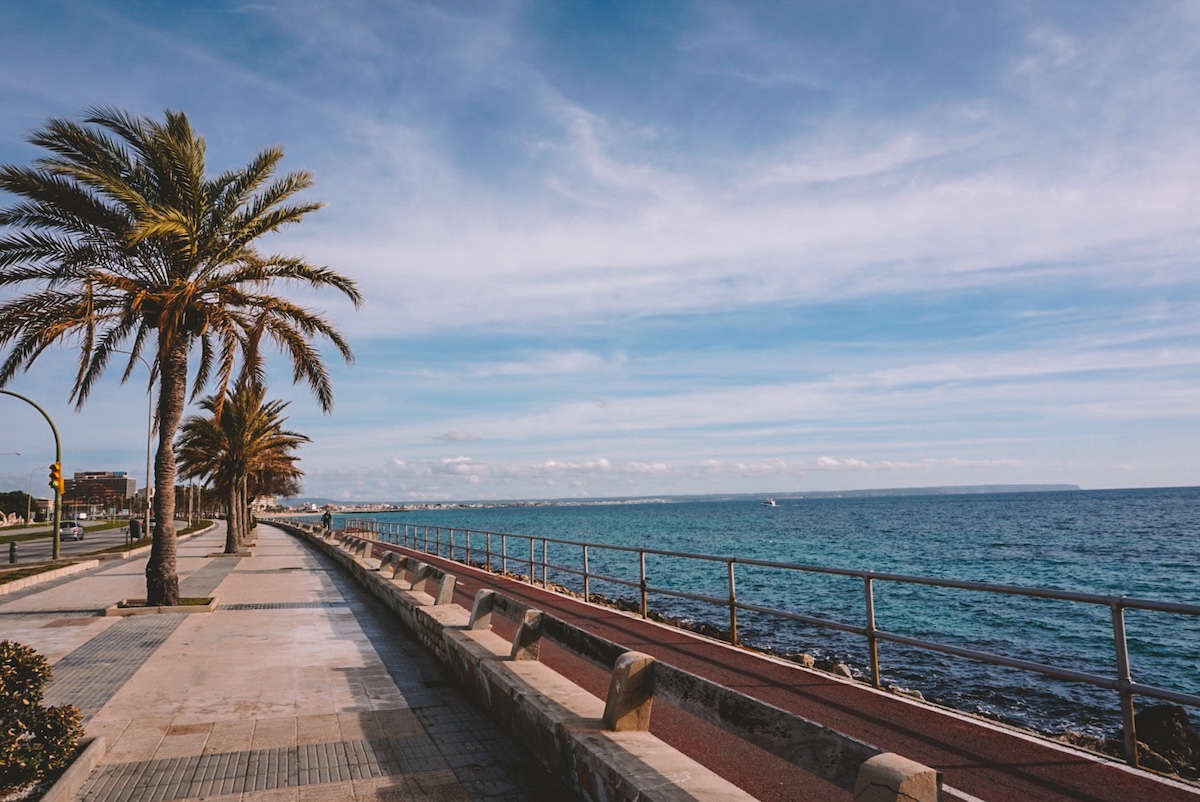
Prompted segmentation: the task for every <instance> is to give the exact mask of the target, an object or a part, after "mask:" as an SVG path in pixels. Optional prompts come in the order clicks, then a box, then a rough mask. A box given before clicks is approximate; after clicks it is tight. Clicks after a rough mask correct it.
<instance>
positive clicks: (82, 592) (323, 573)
mask: <svg viewBox="0 0 1200 802" xmlns="http://www.w3.org/2000/svg"><path fill="white" fill-rule="evenodd" d="M258 532H259V535H258V544H257V546H256V547H255V548H254V549H253V555H252V556H250V557H208V555H209V554H211V553H214V552H217V551H220V548H221V545H222V544H223V542H224V532H223V530H221V529H218V530H217V531H214V532H211V533H209V534H206V535H202V536H199V537H195V538H192V539H190V540H185V541H182V542H181V543H180V546H179V574H180V578H181V588H182V590H183V592H184V593H185V595H209V594H215V595H216V596H217V597H218V599H219V600H220V605H219V607H218V608H217V610H216V612H213V613H192V614H167V615H149V616H135V617H130V618H104V617H103V616H102V614H101V611H102V610H103V608H104V607H106V606H108V605H110V604H112V603H114V602H116V601H117V600H119V599H121V598H127V597H136V596H144V595H145V586H144V575H143V570H144V568H145V558H144V557H142V558H137V559H131V560H125V561H120V562H116V563H113V564H110V565H105V566H101V567H100V568H98V569H95V570H92V571H88V572H85V573H82V574H77V575H75V576H72V577H69V578H67V579H65V580H60V581H55V582H50V583H47V584H46V585H43V586H35V587H33V588H30V589H28V590H25V591H21V592H19V593H15V594H11V595H9V596H4V597H0V632H2V633H3V634H2V635H0V637H3V638H7V639H12V640H18V641H21V642H23V643H28V644H29V645H31V646H33V647H34V648H36V649H37V650H38V651H40V652H41V653H42V654H44V655H46V657H47V658H48V659H49V660H50V661H51V663H52V664H53V667H54V680H53V682H52V683H51V684H50V686H49V687H48V688H47V694H46V695H47V699H48V700H49V701H50V702H51V703H53V704H62V703H72V704H76V705H79V706H80V708H82V709H83V711H84V713H85V716H86V726H87V731H88V734H89V735H104V736H105V738H106V740H107V742H108V751H107V754H106V756H105V758H104V761H103V762H102V763H101V765H100V766H99V767H98V768H97V770H96V772H95V773H94V774H93V775H92V777H91V779H90V780H89V782H88V784H87V785H86V786H85V787H84V789H83V791H82V792H81V795H80V799H81V800H85V801H86V802H158V801H159V800H164V801H165V800H186V799H208V800H220V801H221V802H232V800H297V802H298V801H299V800H309V799H312V800H324V799H329V800H335V799H336V800H350V799H362V800H376V799H378V800H446V802H450V801H451V800H454V801H456V802H457V801H459V800H488V801H489V802H490V801H491V800H497V801H498V800H514V801H515V800H558V799H563V798H566V794H565V792H563V791H561V790H560V789H559V787H558V786H556V785H555V784H553V782H552V781H551V780H550V779H548V778H547V777H546V776H545V775H544V774H542V772H541V771H540V770H539V769H538V768H537V766H536V764H535V763H534V761H533V758H532V757H531V756H530V755H529V754H528V753H527V752H526V751H525V750H524V749H523V748H522V747H521V746H520V745H519V744H517V743H516V742H515V741H514V740H513V739H512V738H511V736H509V735H508V734H507V733H506V732H505V731H504V730H503V729H502V728H501V727H499V726H498V725H497V724H496V723H494V722H493V721H492V720H491V719H490V718H488V716H487V714H486V713H484V712H482V711H481V710H480V709H478V708H477V707H475V706H474V705H473V704H472V703H471V702H470V701H468V700H467V699H466V697H465V696H464V695H462V694H461V693H460V692H459V691H458V690H457V689H456V688H455V687H454V685H453V683H452V682H451V681H450V679H449V678H448V675H447V674H446V673H444V672H443V670H442V669H441V667H440V666H439V665H438V664H437V663H436V662H435V661H434V660H433V659H432V658H431V657H429V656H428V655H427V654H426V653H425V652H424V651H423V649H422V648H421V647H420V646H419V645H418V644H417V643H416V642H415V641H414V640H413V639H412V638H411V637H410V636H409V635H408V633H407V632H406V631H405V630H403V629H402V628H401V627H400V626H399V625H398V624H397V623H396V622H395V620H394V619H393V618H392V617H391V615H390V613H388V612H387V611H386V609H384V608H383V607H382V606H380V605H379V604H378V603H376V602H375V601H374V600H373V599H370V598H368V597H367V596H366V595H365V594H363V593H362V592H361V591H360V590H359V589H358V588H357V587H355V586H354V585H353V583H352V582H350V581H349V580H348V579H347V578H346V577H345V576H343V575H342V574H340V573H338V569H337V568H336V567H334V566H333V565H332V564H330V563H328V562H327V561H326V559H325V558H324V557H322V556H321V555H318V554H316V553H314V552H312V551H309V550H308V549H307V548H306V547H305V546H304V545H303V544H301V543H300V542H298V541H296V540H294V539H293V538H291V537H290V536H289V535H287V534H285V533H284V532H282V531H280V530H278V529H275V528H273V527H271V526H270V525H269V524H266V523H261V524H260V525H259V529H258Z"/></svg>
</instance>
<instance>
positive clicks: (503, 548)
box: [500, 534, 508, 576]
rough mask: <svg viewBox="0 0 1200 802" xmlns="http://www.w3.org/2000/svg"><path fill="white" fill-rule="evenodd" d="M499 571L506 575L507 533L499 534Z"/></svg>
mask: <svg viewBox="0 0 1200 802" xmlns="http://www.w3.org/2000/svg"><path fill="white" fill-rule="evenodd" d="M500 573H502V574H504V575H505V576H508V535H505V534H501V535H500Z"/></svg>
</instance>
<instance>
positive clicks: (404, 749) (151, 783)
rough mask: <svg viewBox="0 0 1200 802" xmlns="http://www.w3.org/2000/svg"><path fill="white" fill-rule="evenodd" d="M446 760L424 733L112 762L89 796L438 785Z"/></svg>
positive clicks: (162, 797) (173, 795)
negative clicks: (405, 779) (384, 783)
mask: <svg viewBox="0 0 1200 802" xmlns="http://www.w3.org/2000/svg"><path fill="white" fill-rule="evenodd" d="M446 768H447V765H446V760H445V758H443V757H442V756H441V755H440V754H439V753H438V750H437V748H436V747H435V746H434V745H433V744H432V743H431V742H430V741H429V739H428V738H426V737H422V736H410V737H407V738H373V739H370V740H362V741H339V742H334V743H321V744H304V745H301V746H293V747H288V748H276V749H256V750H253V751H249V750H247V751H241V752H220V753H215V754H208V755H194V756H190V757H176V758H163V759H160V760H151V761H147V762H145V763H120V764H115V765H108V766H105V767H104V768H103V769H102V770H101V771H100V772H99V774H98V775H97V776H96V777H94V778H93V779H92V782H91V785H90V787H89V789H88V792H87V793H86V794H85V795H84V800H87V801H88V802H90V800H96V799H108V800H139V801H140V800H146V802H150V801H151V800H153V802H158V801H159V800H175V799H185V798H187V797H193V796H200V797H211V796H223V795H229V794H240V793H243V792H245V791H270V790H274V789H277V788H299V787H300V786H307V785H317V784H321V783H337V782H349V781H353V780H368V779H372V778H377V777H388V776H391V775H398V774H399V775H403V774H408V775H425V777H424V779H428V780H433V783H432V784H434V785H438V784H441V785H446V782H445V781H446V779H447V777H446V775H447V774H449V773H448V772H447V771H446ZM439 773H440V774H439ZM417 779H421V778H417ZM438 780H440V783H439V782H438Z"/></svg>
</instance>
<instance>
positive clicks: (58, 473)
mask: <svg viewBox="0 0 1200 802" xmlns="http://www.w3.org/2000/svg"><path fill="white" fill-rule="evenodd" d="M50 486H51V487H53V488H54V489H55V490H57V491H58V492H59V493H60V494H61V493H62V492H63V490H65V489H66V487H67V483H66V482H65V481H64V480H63V477H62V466H61V465H59V464H58V463H57V462H52V463H50Z"/></svg>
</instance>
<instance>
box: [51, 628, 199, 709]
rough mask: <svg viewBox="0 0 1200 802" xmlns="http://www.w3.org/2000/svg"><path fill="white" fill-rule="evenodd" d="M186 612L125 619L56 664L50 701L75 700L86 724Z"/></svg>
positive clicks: (164, 638)
mask: <svg viewBox="0 0 1200 802" xmlns="http://www.w3.org/2000/svg"><path fill="white" fill-rule="evenodd" d="M184 618H185V616H184V615H182V614H181V615H139V616H132V617H130V618H123V619H121V620H120V621H119V622H118V623H117V624H116V625H114V626H112V627H109V628H108V629H106V630H105V631H104V632H101V633H100V634H99V635H97V636H96V637H94V638H92V639H91V640H90V641H88V642H87V643H85V644H83V645H82V646H80V647H79V648H78V649H76V650H75V651H73V652H71V653H70V654H69V655H67V656H66V657H64V658H63V659H62V660H59V661H58V662H57V663H55V664H54V676H53V679H52V680H51V681H50V683H49V684H48V685H47V686H46V696H45V703H46V704H47V705H67V704H71V705H75V706H76V707H78V708H79V709H80V711H82V713H83V723H84V724H85V725H86V724H87V723H88V722H89V721H91V719H92V716H94V715H96V713H97V712H99V710H100V708H102V707H104V705H105V704H107V703H108V700H109V699H111V698H113V696H114V695H115V694H116V693H117V691H119V690H121V688H122V687H124V685H125V683H126V682H128V681H129V679H130V678H131V677H132V676H133V675H134V674H136V673H137V671H138V669H140V668H141V667H142V666H143V665H145V663H146V661H147V660H149V659H150V656H151V655H153V654H154V653H155V652H156V651H158V647H159V646H162V645H163V642H164V641H165V640H166V639H167V638H169V637H170V636H171V634H172V633H173V632H174V631H175V629H176V628H177V627H178V626H179V625H180V624H181V623H183V619H184Z"/></svg>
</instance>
